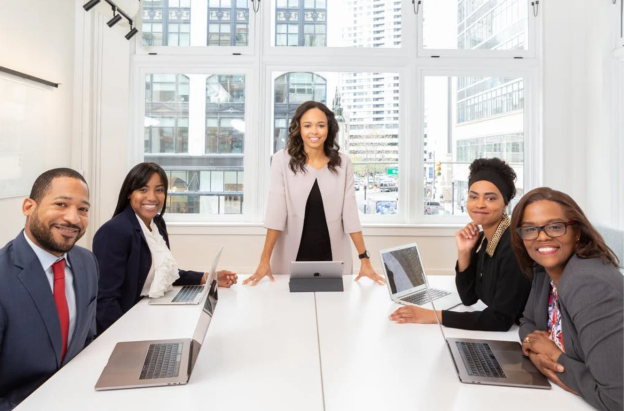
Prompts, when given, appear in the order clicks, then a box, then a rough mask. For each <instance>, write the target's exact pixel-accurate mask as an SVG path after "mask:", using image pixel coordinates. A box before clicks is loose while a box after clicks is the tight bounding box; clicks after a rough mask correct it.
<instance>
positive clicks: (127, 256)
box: [93, 163, 237, 334]
mask: <svg viewBox="0 0 624 411" xmlns="http://www.w3.org/2000/svg"><path fill="white" fill-rule="evenodd" d="M167 185H168V184H167V174H166V173H165V171H164V170H163V169H162V168H161V167H160V166H159V165H158V164H155V163H141V164H138V165H136V166H135V167H134V168H133V169H132V170H130V172H129V173H128V175H127V176H126V179H125V180H124V183H123V185H122V187H121V191H120V193H119V199H118V202H117V208H116V209H115V213H114V214H113V218H112V219H111V220H109V221H108V222H106V223H105V224H104V225H103V226H102V227H100V229H99V230H98V231H97V233H96V234H95V237H94V239H93V253H94V254H95V256H96V258H97V260H98V264H99V266H100V280H99V291H98V301H97V328H98V334H99V333H101V332H103V331H104V330H106V329H107V328H108V327H110V326H111V325H112V324H113V323H114V322H115V321H117V320H118V319H119V318H120V317H121V316H122V315H123V314H125V313H126V312H127V311H128V310H130V308H132V307H133V306H134V305H135V304H136V303H137V302H138V301H139V300H140V299H141V298H142V297H141V294H142V290H143V288H144V286H145V283H146V280H147V279H148V274H149V273H150V270H151V268H152V253H151V251H150V248H149V246H148V243H147V240H146V238H145V234H144V233H143V228H142V227H141V221H143V223H144V225H145V228H147V229H148V230H150V231H152V230H151V229H150V227H155V228H157V229H158V232H159V233H160V235H161V236H162V238H163V239H164V241H165V243H166V245H167V247H168V248H169V236H168V235H167V226H166V224H165V220H164V219H163V217H162V216H163V215H164V214H165V209H166V198H167ZM139 219H141V221H139ZM179 275H180V278H179V279H178V280H177V281H176V282H174V283H173V285H194V284H203V283H204V282H205V281H206V275H205V273H202V272H199V271H186V270H179ZM218 280H219V286H220V287H229V286H231V285H232V284H235V283H236V280H237V276H236V274H234V273H232V272H230V271H219V273H218ZM150 281H151V280H150Z"/></svg>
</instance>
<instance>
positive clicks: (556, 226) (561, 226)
mask: <svg viewBox="0 0 624 411" xmlns="http://www.w3.org/2000/svg"><path fill="white" fill-rule="evenodd" d="M575 224H578V221H568V222H567V223H564V222H563V221H561V222H557V223H550V224H546V225H543V226H541V227H529V226H527V227H518V228H516V232H517V233H518V235H519V236H520V238H522V239H523V240H535V239H536V238H537V237H539V235H540V233H541V232H542V231H544V232H545V233H546V235H547V236H548V237H550V238H556V237H561V236H562V235H564V234H565V233H566V232H567V231H568V226H569V225H575Z"/></svg>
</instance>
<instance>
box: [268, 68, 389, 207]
mask: <svg viewBox="0 0 624 411" xmlns="http://www.w3.org/2000/svg"><path fill="white" fill-rule="evenodd" d="M273 76H274V81H273V84H274V93H273V95H274V100H273V113H274V114H273V115H274V117H273V124H274V133H273V136H274V138H273V148H274V151H277V150H280V149H282V148H284V147H286V142H287V140H288V127H289V125H290V119H291V118H292V115H293V114H294V113H295V111H296V110H297V107H299V105H300V104H301V103H303V102H305V101H308V100H314V101H319V102H321V103H324V104H325V105H327V106H328V107H329V108H330V109H331V110H332V111H333V112H334V114H335V115H336V120H338V126H339V128H340V131H339V133H338V135H337V136H336V137H337V138H336V142H337V143H338V145H339V146H340V149H341V151H342V152H343V153H345V154H347V155H348V156H349V157H350V158H351V161H352V162H353V168H354V173H355V189H356V199H357V203H358V209H359V211H360V213H361V214H363V215H365V214H377V215H381V214H397V213H398V210H399V207H398V187H399V174H398V166H399V131H398V125H399V102H398V100H395V99H394V97H395V96H398V93H399V89H400V85H399V76H398V75H397V74H396V73H362V72H357V73H336V72H317V73H305V72H303V73H301V72H287V73H282V72H275V73H273Z"/></svg>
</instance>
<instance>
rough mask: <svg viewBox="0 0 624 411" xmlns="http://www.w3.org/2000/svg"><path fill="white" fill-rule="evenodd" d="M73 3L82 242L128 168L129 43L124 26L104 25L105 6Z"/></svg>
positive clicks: (105, 212)
mask: <svg viewBox="0 0 624 411" xmlns="http://www.w3.org/2000/svg"><path fill="white" fill-rule="evenodd" d="M75 4H76V76H75V79H74V81H75V84H76V88H77V92H76V95H75V100H76V104H74V113H73V115H74V135H75V139H74V153H73V154H74V156H73V162H74V164H76V167H80V168H83V169H84V170H85V176H86V178H87V181H88V183H89V186H90V187H91V203H92V204H94V205H95V206H94V207H92V208H91V212H90V222H89V229H88V231H87V235H86V236H85V244H86V246H87V247H89V248H90V246H91V241H92V239H93V234H94V233H95V231H96V230H97V228H98V227H100V226H101V225H102V224H103V223H105V222H106V221H108V220H109V219H110V218H111V216H112V214H113V211H114V209H115V205H116V203H117V196H118V193H119V188H120V187H121V183H122V182H123V179H124V177H125V175H126V172H127V170H128V169H127V166H128V163H127V157H128V154H127V153H128V146H129V144H130V137H129V124H130V104H129V98H130V96H129V89H130V47H131V42H129V41H128V40H126V39H125V37H124V35H125V34H126V33H127V32H128V27H124V26H122V25H121V23H120V24H118V25H116V26H114V27H112V28H109V27H108V26H107V25H106V21H108V20H109V19H110V18H111V17H112V13H111V12H110V9H108V8H106V7H96V8H93V9H91V10H90V11H89V12H85V11H84V10H83V8H82V4H83V1H82V0H75Z"/></svg>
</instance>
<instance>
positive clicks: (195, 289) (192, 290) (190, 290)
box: [171, 285, 204, 303]
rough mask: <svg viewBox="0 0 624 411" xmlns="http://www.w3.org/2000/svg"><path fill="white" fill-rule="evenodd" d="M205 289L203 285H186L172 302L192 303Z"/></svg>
mask: <svg viewBox="0 0 624 411" xmlns="http://www.w3.org/2000/svg"><path fill="white" fill-rule="evenodd" d="M203 290H204V286H203V285H185V286H184V287H182V289H181V290H180V292H179V293H178V294H176V296H175V297H174V298H173V300H171V302H172V303H190V302H193V301H195V298H196V297H197V294H199V293H201V292H202V291H203Z"/></svg>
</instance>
